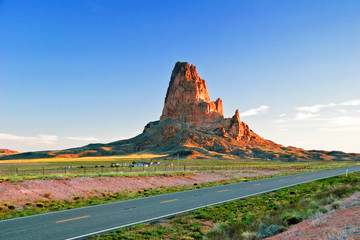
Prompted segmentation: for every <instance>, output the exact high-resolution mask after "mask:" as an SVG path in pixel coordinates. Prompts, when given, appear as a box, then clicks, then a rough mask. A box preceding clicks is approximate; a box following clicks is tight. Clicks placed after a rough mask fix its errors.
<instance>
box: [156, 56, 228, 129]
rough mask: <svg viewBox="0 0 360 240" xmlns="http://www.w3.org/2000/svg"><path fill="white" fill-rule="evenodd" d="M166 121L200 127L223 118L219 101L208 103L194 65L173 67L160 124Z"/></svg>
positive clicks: (183, 63) (202, 83) (184, 64)
mask: <svg viewBox="0 0 360 240" xmlns="http://www.w3.org/2000/svg"><path fill="white" fill-rule="evenodd" d="M166 118H173V119H177V120H179V121H181V122H184V123H187V124H190V125H192V126H203V127H204V126H209V125H211V124H214V123H216V122H218V121H219V120H221V119H223V118H224V114H223V107H222V101H221V99H220V98H218V99H217V100H216V101H215V102H211V101H210V97H209V93H208V91H207V88H206V84H205V81H204V80H203V79H201V78H200V77H199V75H198V73H197V71H196V67H195V66H194V65H190V64H189V63H187V62H177V63H176V64H175V67H174V70H173V72H172V74H171V79H170V83H169V87H168V90H167V93H166V98H165V104H164V108H163V112H162V115H161V117H160V121H162V120H164V119H166Z"/></svg>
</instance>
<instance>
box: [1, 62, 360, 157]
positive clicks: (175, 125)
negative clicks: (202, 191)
mask: <svg viewBox="0 0 360 240" xmlns="http://www.w3.org/2000/svg"><path fill="white" fill-rule="evenodd" d="M131 153H154V154H167V156H166V157H163V158H175V157H182V158H262V159H271V160H285V161H296V160H307V159H310V160H359V159H360V154H354V153H343V152H339V151H316V150H312V151H306V150H304V149H301V148H296V147H285V146H282V145H280V144H277V143H274V142H272V141H270V140H267V139H264V138H262V137H260V136H259V135H258V134H256V133H254V132H253V131H252V130H251V129H250V127H249V126H248V125H247V124H246V123H245V122H242V121H241V120H240V116H239V111H238V110H236V111H235V114H234V116H232V117H229V118H225V117H224V114H223V102H222V100H221V99H220V98H218V99H217V100H216V101H210V96H209V93H208V91H207V87H206V83H205V80H203V79H201V78H200V77H199V75H198V73H197V70H196V67H195V66H194V65H190V64H189V63H187V62H177V63H176V64H175V67H174V69H173V71H172V74H171V78H170V83H169V87H168V90H167V93H166V97H165V103H164V108H163V111H162V115H161V117H160V120H158V121H153V122H150V123H148V124H147V125H146V126H145V128H144V131H143V132H142V133H141V134H140V135H138V136H136V137H134V138H131V139H127V140H121V141H116V142H112V143H108V144H89V145H87V146H84V147H79V148H72V149H66V150H59V151H41V152H28V153H21V154H15V155H7V156H2V157H0V159H17V158H23V159H27V158H49V157H50V158H51V157H84V156H111V155H124V154H131Z"/></svg>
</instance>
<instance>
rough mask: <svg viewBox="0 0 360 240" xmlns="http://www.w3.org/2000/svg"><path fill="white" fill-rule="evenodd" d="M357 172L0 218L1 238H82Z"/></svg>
mask: <svg viewBox="0 0 360 240" xmlns="http://www.w3.org/2000/svg"><path fill="white" fill-rule="evenodd" d="M346 170H348V172H349V173H351V172H357V171H360V166H354V167H349V168H340V169H334V170H327V171H320V172H312V173H304V174H296V175H290V176H283V177H277V178H269V179H262V180H256V181H250V182H243V183H234V184H228V185H222V186H216V187H210V188H202V189H197V190H191V191H184V192H177V193H170V194H164V195H158V196H153V197H146V198H139V199H133V200H128V201H121V202H114V203H108V204H102V205H96V206H90V207H83V208H77V209H71V210H65V211H59V212H52V213H46V214H41V215H34V216H29V217H22V218H16V219H10V220H4V221H0V239H1V240H2V239H4V240H5V239H6V240H11V239H29V240H31V239H84V238H87V237H89V236H92V235H95V234H99V233H104V232H110V231H112V230H115V229H119V228H122V227H127V226H132V225H135V224H139V223H144V222H152V221H156V220H159V219H163V218H167V217H171V216H175V215H177V214H180V213H184V212H189V211H193V210H195V209H199V208H202V207H205V206H211V205H216V204H221V203H224V202H229V201H233V200H236V199H241V198H245V197H249V196H253V195H258V194H262V193H266V192H271V191H275V190H277V189H281V188H285V187H289V186H294V185H297V184H301V183H305V182H311V181H315V180H318V179H324V178H328V177H332V176H339V175H342V174H345V173H346Z"/></svg>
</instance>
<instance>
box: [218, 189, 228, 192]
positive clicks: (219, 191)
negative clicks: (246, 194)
mask: <svg viewBox="0 0 360 240" xmlns="http://www.w3.org/2000/svg"><path fill="white" fill-rule="evenodd" d="M227 191H229V189H225V190H221V191H217V192H227Z"/></svg>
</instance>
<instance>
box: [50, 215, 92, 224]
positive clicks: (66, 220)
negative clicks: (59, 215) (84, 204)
mask: <svg viewBox="0 0 360 240" xmlns="http://www.w3.org/2000/svg"><path fill="white" fill-rule="evenodd" d="M88 217H90V215H87V216H82V217H77V218H70V219H65V220H61V221H57V222H56V223H62V222H68V221H73V220H77V219H82V218H88Z"/></svg>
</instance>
